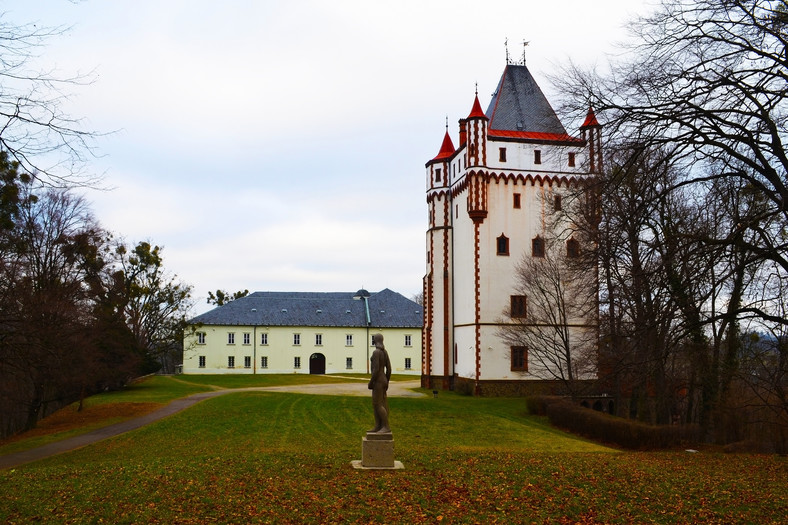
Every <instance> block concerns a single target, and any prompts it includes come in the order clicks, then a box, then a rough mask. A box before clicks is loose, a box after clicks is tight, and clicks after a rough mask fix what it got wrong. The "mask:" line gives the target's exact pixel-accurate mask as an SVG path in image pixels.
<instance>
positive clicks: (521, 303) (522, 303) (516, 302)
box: [511, 295, 528, 319]
mask: <svg viewBox="0 0 788 525" xmlns="http://www.w3.org/2000/svg"><path fill="white" fill-rule="evenodd" d="M527 308H528V306H527V300H526V296H524V295H512V296H511V317H512V318H520V319H522V318H524V317H525V316H526V315H527Z"/></svg>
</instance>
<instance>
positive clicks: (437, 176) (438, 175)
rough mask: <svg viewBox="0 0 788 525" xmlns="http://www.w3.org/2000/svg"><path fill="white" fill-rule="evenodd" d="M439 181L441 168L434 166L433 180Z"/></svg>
mask: <svg viewBox="0 0 788 525" xmlns="http://www.w3.org/2000/svg"><path fill="white" fill-rule="evenodd" d="M440 181H441V169H440V168H435V182H440Z"/></svg>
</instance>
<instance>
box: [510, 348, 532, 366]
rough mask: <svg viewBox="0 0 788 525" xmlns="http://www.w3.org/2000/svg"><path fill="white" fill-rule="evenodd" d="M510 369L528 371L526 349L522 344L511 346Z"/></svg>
mask: <svg viewBox="0 0 788 525" xmlns="http://www.w3.org/2000/svg"><path fill="white" fill-rule="evenodd" d="M512 371H513V372H527V371H528V349H527V348H526V347H524V346H513V347H512Z"/></svg>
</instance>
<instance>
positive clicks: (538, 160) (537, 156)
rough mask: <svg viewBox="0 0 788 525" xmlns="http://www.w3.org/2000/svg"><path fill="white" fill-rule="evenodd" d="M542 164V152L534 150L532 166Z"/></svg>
mask: <svg viewBox="0 0 788 525" xmlns="http://www.w3.org/2000/svg"><path fill="white" fill-rule="evenodd" d="M541 163H542V151H541V150H538V149H535V150H534V164H541Z"/></svg>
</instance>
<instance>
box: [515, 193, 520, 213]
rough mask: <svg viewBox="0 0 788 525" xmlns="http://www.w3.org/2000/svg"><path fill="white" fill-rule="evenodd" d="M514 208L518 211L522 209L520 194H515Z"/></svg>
mask: <svg viewBox="0 0 788 525" xmlns="http://www.w3.org/2000/svg"><path fill="white" fill-rule="evenodd" d="M514 207H515V208H516V209H518V210H519V209H520V194H519V193H515V194H514Z"/></svg>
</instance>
